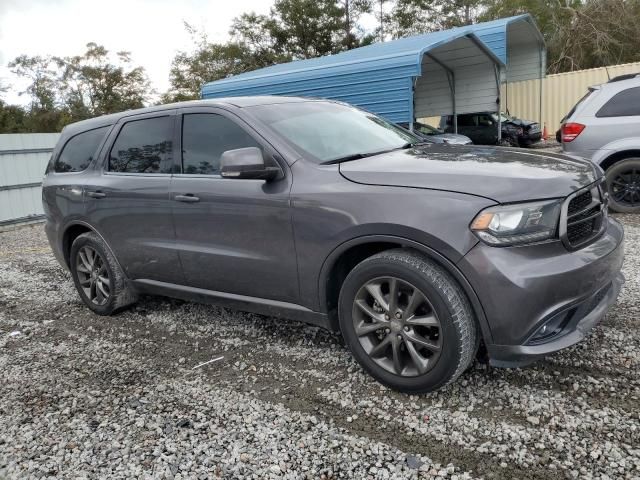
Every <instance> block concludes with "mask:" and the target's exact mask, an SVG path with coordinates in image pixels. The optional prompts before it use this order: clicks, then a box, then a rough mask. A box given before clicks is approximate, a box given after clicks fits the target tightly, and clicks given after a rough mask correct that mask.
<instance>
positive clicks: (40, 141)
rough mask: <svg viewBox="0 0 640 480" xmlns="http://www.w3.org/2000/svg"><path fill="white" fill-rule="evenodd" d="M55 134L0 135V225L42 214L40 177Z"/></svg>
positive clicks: (56, 139) (56, 138) (49, 154)
mask: <svg viewBox="0 0 640 480" xmlns="http://www.w3.org/2000/svg"><path fill="white" fill-rule="evenodd" d="M59 136H60V135H59V134H58V133H29V134H21V133H16V134H13V133H11V134H3V135H0V226H1V225H6V224H11V223H18V222H21V221H27V220H31V219H35V218H38V217H39V216H42V214H43V211H42V199H41V184H42V177H43V175H44V170H45V168H46V166H47V162H48V161H49V157H50V156H51V151H52V150H53V147H54V146H55V144H56V142H57V141H58V137H59Z"/></svg>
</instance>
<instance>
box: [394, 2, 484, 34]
mask: <svg viewBox="0 0 640 480" xmlns="http://www.w3.org/2000/svg"><path fill="white" fill-rule="evenodd" d="M486 3H487V2H486V0H397V1H396V2H395V4H394V5H393V8H392V9H391V12H390V13H389V14H388V15H387V18H386V23H387V24H388V25H389V30H390V32H391V34H392V36H393V37H394V38H399V37H406V36H409V35H416V34H420V33H426V32H432V31H436V30H444V29H447V28H453V27H458V26H461V25H469V24H472V23H475V22H476V21H477V20H478V17H479V16H480V14H481V13H482V12H483V11H484V8H485V4H486Z"/></svg>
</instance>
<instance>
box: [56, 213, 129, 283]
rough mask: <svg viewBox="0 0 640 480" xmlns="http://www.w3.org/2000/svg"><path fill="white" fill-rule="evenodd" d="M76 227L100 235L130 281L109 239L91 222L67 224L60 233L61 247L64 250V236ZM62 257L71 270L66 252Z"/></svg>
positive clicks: (83, 221)
mask: <svg viewBox="0 0 640 480" xmlns="http://www.w3.org/2000/svg"><path fill="white" fill-rule="evenodd" d="M75 225H82V226H83V227H86V228H88V229H89V230H91V231H92V232H93V233H95V234H96V235H98V236H99V237H100V238H101V239H102V241H103V242H104V244H105V245H106V246H107V248H108V249H109V252H110V253H111V255H113V258H115V259H116V263H117V264H118V266H119V267H120V270H121V271H122V274H123V275H124V277H125V278H126V279H127V280H129V278H128V277H127V274H126V273H125V272H126V270H125V269H124V268H122V265H121V264H120V260H118V257H117V256H116V254H115V252H114V251H113V248H111V245H109V242H107V239H106V238H104V235H102V234H101V233H100V232H99V231H98V229H97V228H96V227H94V226H93V225H91V224H90V223H89V222H86V221H85V220H71V221H69V222H68V223H66V224H65V226H64V228H61V229H60V231H61V233H60V238H59V239H58V242H59V243H58V244H59V245H61V246H62V247H63V248H64V242H63V239H64V235H65V234H66V233H67V231H68V230H69V229H70V228H71V227H73V226H75ZM62 255H63V256H64V260H65V263H66V266H67V270H68V269H69V268H70V266H69V263H68V262H69V260H70V259H68V258H67V257H66V252H64V251H62Z"/></svg>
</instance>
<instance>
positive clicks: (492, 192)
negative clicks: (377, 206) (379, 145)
mask: <svg viewBox="0 0 640 480" xmlns="http://www.w3.org/2000/svg"><path fill="white" fill-rule="evenodd" d="M340 173H341V174H342V175H343V176H344V177H345V178H347V179H349V180H351V181H353V182H357V183H363V184H370V185H388V186H398V187H413V188H429V189H434V190H447V191H452V192H460V193H466V194H472V195H477V196H481V197H485V198H489V199H492V200H495V201H496V202H499V203H508V202H518V201H526V200H538V199H545V198H560V197H565V196H567V195H569V194H570V193H571V192H573V191H575V190H578V189H580V188H582V187H584V186H586V185H589V184H591V183H593V182H594V181H596V180H597V179H598V177H599V176H600V174H599V173H598V170H597V169H596V167H595V166H594V165H592V164H591V163H590V162H588V161H586V160H582V159H579V158H577V157H570V156H567V155H560V154H546V153H545V154H542V153H534V152H524V151H522V150H519V149H512V148H504V147H479V146H472V145H470V146H453V145H442V144H432V145H425V146H421V147H417V148H413V149H408V150H396V151H393V152H389V153H383V154H380V155H375V156H372V157H367V158H362V159H359V160H352V161H348V162H343V163H341V164H340Z"/></svg>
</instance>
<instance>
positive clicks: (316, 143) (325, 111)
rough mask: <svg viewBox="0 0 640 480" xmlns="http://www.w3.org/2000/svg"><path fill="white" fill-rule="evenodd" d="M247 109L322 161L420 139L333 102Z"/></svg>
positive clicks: (392, 146)
mask: <svg viewBox="0 0 640 480" xmlns="http://www.w3.org/2000/svg"><path fill="white" fill-rule="evenodd" d="M248 110H250V112H251V113H253V114H254V115H255V116H256V117H258V119H259V120H261V121H262V122H264V123H265V124H267V125H268V126H269V127H271V128H272V129H273V130H275V131H276V132H277V133H278V134H280V135H282V136H283V137H284V138H285V139H286V140H287V141H289V142H290V143H292V144H293V145H294V146H296V147H298V148H299V149H301V150H303V151H304V152H305V153H308V154H310V156H311V158H312V159H315V160H316V161H318V162H323V163H325V162H331V161H338V160H340V159H343V158H344V159H346V158H349V157H354V156H357V155H362V156H365V155H370V154H374V153H378V152H380V153H381V152H385V151H389V150H395V149H397V148H402V147H405V146H407V144H413V143H418V142H420V140H419V139H418V138H417V137H416V136H414V135H412V134H411V133H409V132H407V131H405V130H403V129H401V128H399V127H396V126H395V125H393V124H391V123H389V122H387V121H386V120H383V119H382V118H380V117H378V116H376V115H374V114H372V113H367V112H364V111H362V110H359V109H357V108H354V107H350V106H347V105H341V104H337V103H331V102H316V101H309V102H295V103H280V104H275V105H258V106H254V107H249V108H248Z"/></svg>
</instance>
